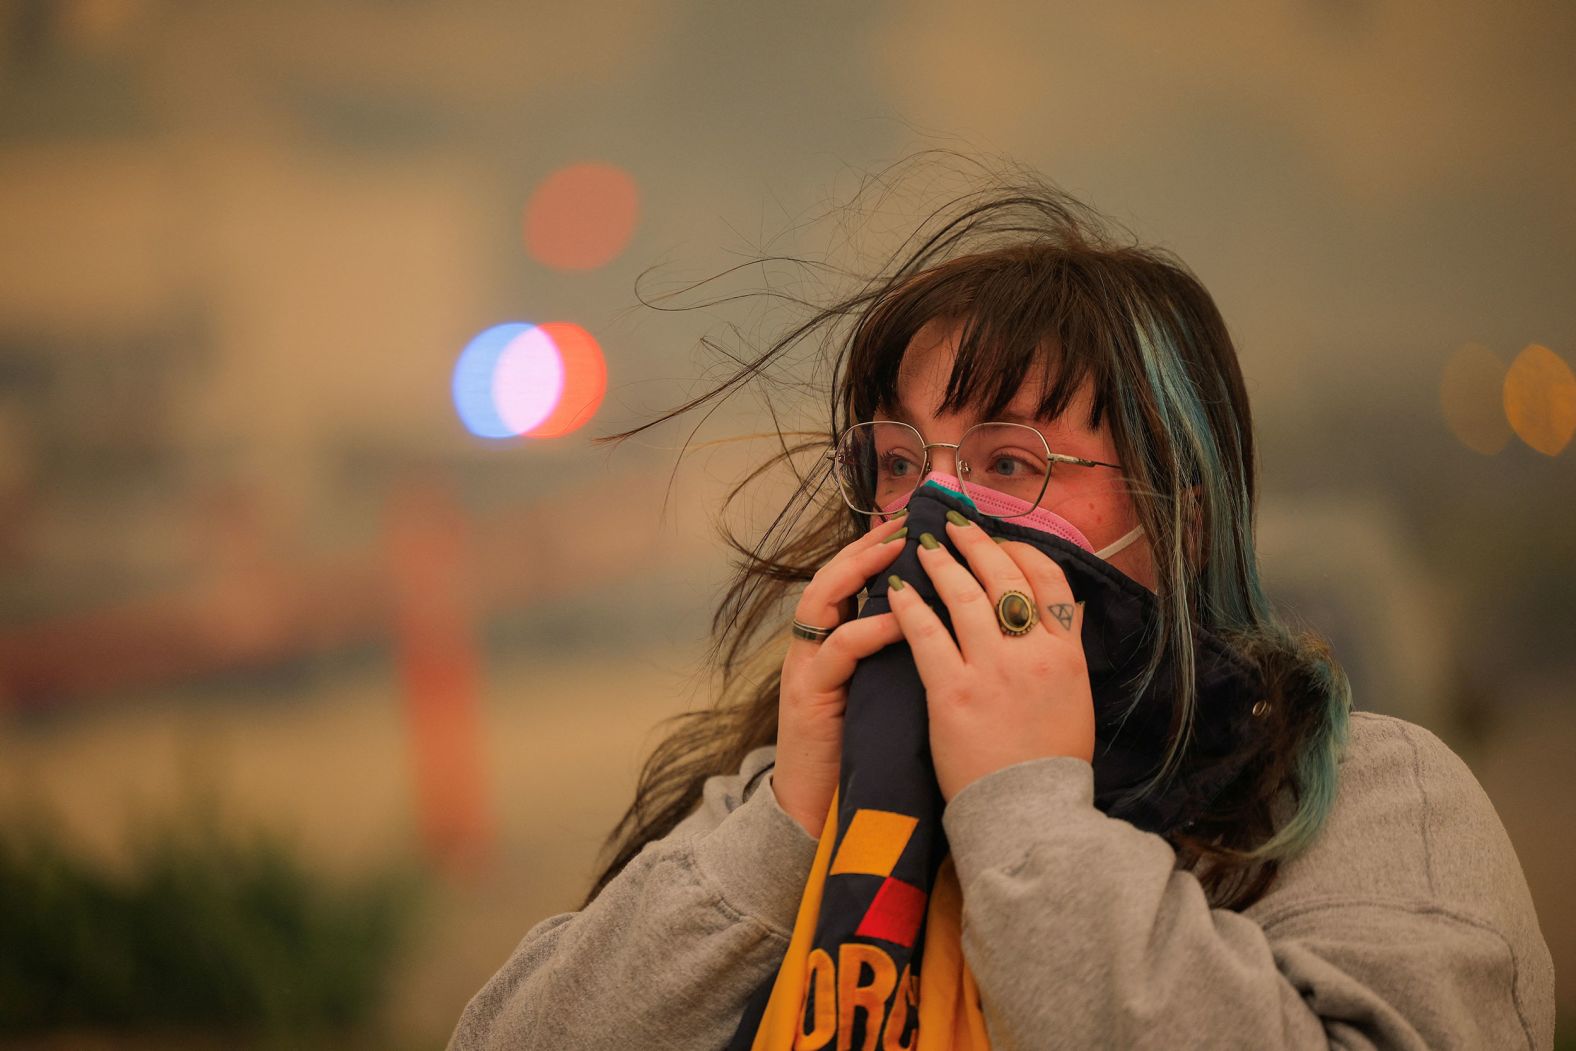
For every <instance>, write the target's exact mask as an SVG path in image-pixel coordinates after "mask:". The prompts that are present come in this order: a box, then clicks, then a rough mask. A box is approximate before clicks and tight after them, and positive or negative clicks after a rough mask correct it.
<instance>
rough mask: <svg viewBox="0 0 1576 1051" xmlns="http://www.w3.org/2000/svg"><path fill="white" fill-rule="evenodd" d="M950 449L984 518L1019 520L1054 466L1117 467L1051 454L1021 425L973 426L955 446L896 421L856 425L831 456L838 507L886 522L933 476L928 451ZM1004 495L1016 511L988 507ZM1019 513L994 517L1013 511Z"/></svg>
mask: <svg viewBox="0 0 1576 1051" xmlns="http://www.w3.org/2000/svg"><path fill="white" fill-rule="evenodd" d="M932 449H951V450H953V452H954V454H955V455H956V458H957V465H958V481H959V482H961V483H962V484H963V492H964V495H966V496H968V497H969V498H970V499H971V500H974V502H975V503H976V504H977V505H978V506H979V510H980V513H981V514H983V515H985V516H986V517H989V518H1017V517H1019V516H1021V515H1026V514H1028V513H1029V512H1031V511H1033V510H1034V509H1035V508H1036V507H1038V506H1039V503H1040V500H1041V499H1042V498H1043V497H1044V496H1045V490H1046V488H1047V487H1048V486H1049V485H1050V481H1051V472H1052V470H1053V468H1054V466H1055V465H1056V464H1072V465H1076V466H1079V467H1114V468H1116V469H1117V470H1121V467H1120V466H1119V465H1117V464H1114V463H1104V462H1103V461H1100V460H1089V459H1085V458H1084V457H1081V456H1068V455H1066V454H1064V453H1054V452H1051V447H1050V444H1049V443H1048V442H1047V441H1046V440H1045V435H1043V434H1041V433H1040V432H1039V431H1037V430H1035V429H1034V428H1033V427H1030V426H1028V425H1027V424H1023V423H977V424H975V425H974V426H972V427H970V428H969V429H968V430H967V431H964V432H963V437H962V438H960V439H958V441H957V442H956V443H952V442H926V441H925V438H924V436H923V435H921V434H920V433H919V431H918V430H916V429H915V428H914V427H912V426H910V425H909V424H906V423H898V422H897V421H895V420H874V421H871V422H868V423H856V424H853V425H852V426H850V427H849V428H848V429H847V430H845V431H844V432H843V433H842V434H840V435H839V436H838V438H837V441H836V443H835V444H834V446H833V448H832V472H833V474H835V475H836V476H837V486H838V489H839V490H841V492H842V494H843V500H844V501H845V502H846V503H847V504H848V506H849V507H851V508H853V509H854V510H855V511H857V512H859V513H860V514H887V513H889V512H890V511H892V510H895V509H896V508H897V506H899V505H900V504H902V503H904V502H906V500H907V498H908V497H909V496H910V495H912V494H913V492H914V490H916V489H917V488H919V485H920V483H921V482H922V481H924V479H925V477H926V476H927V475H929V474H930V450H932ZM993 494H999V495H1005V496H1008V497H1011V498H1012V500H1015V501H1021V502H1022V504H1021V505H1014V504H1012V503H1011V502H1003V501H1000V500H991V499H989V497H990V496H991V495H993ZM1016 506H1021V507H1022V510H1016V509H1011V510H1006V511H1002V510H993V508H1001V507H1007V508H1014V507H1016Z"/></svg>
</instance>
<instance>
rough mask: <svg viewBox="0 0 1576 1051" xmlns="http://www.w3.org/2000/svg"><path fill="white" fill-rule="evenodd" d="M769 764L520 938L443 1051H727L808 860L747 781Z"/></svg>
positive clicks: (793, 908)
mask: <svg viewBox="0 0 1576 1051" xmlns="http://www.w3.org/2000/svg"><path fill="white" fill-rule="evenodd" d="M772 754H773V750H772V749H771V748H769V747H768V748H762V749H757V750H756V751H754V752H751V753H750V755H749V756H748V757H746V759H745V761H744V763H743V765H742V766H741V768H740V771H739V773H738V774H736V775H728V776H725V777H713V778H710V779H709V780H708V781H707V782H706V785H705V788H704V791H703V795H702V801H701V804H700V806H699V808H698V809H697V810H696V811H695V812H694V813H692V814H691V815H690V816H689V817H687V818H685V819H684V821H683V822H681V823H680V825H679V826H678V827H677V828H675V829H674V830H673V832H672V833H670V834H669V835H667V836H666V837H664V838H662V839H661V840H658V841H656V842H653V843H650V844H647V845H646V847H645V849H643V850H642V851H641V852H640V853H639V854H638V855H637V856H636V857H635V858H634V859H633V860H631V861H630V863H629V865H628V866H627V867H626V868H625V869H624V870H623V871H622V872H621V873H619V875H618V876H617V877H616V878H614V879H613V880H612V881H611V882H609V883H608V885H607V886H606V887H604V888H603V889H602V892H601V893H600V894H599V895H597V897H596V899H595V900H593V901H592V902H591V904H590V905H589V906H587V907H586V908H585V909H584V910H582V911H579V912H566V913H563V914H561V915H558V916H552V917H549V918H548V919H545V920H543V921H541V922H540V923H538V924H537V925H536V926H535V927H533V928H532V929H531V930H530V932H529V933H528V934H526V936H525V939H524V940H523V941H521V943H520V945H519V947H518V948H516V949H515V951H514V954H513V955H512V956H510V957H509V960H508V961H507V962H506V963H505V964H504V965H503V968H502V969H501V970H500V971H499V972H498V973H497V974H496V975H494V976H493V978H492V979H491V980H490V981H489V982H488V983H487V984H486V985H485V986H483V987H482V989H481V991H480V992H478V993H477V994H476V996H475V997H474V998H473V999H472V1000H471V1002H470V1004H469V1005H468V1006H467V1007H466V1009H465V1012H464V1014H463V1015H461V1017H460V1021H459V1025H458V1027H457V1028H456V1029H455V1031H454V1035H453V1037H452V1038H451V1039H450V1042H449V1047H450V1048H451V1049H455V1051H459V1049H464V1051H469V1049H473V1048H515V1049H523V1051H529V1049H532V1048H554V1049H558V1048H565V1047H573V1048H577V1049H585V1051H591V1049H596V1048H628V1047H643V1048H698V1047H722V1046H723V1045H724V1044H726V1043H727V1040H728V1038H729V1037H731V1036H732V1035H733V1032H734V1030H735V1028H736V1027H737V1025H738V1021H739V1018H740V1016H741V1014H742V1013H743V1011H744V1006H745V1001H746V1000H747V999H748V998H749V996H750V994H752V993H753V992H755V990H756V989H757V987H759V985H760V984H761V983H762V982H763V981H765V980H766V979H767V978H768V977H770V975H771V974H772V973H773V972H774V971H775V969H776V968H777V966H778V965H779V964H780V963H781V962H782V956H783V952H784V951H785V950H786V949H787V946H788V938H789V934H790V933H791V930H792V926H793V921H794V916H795V914H796V912H797V911H798V906H799V899H800V896H801V893H802V891H803V889H804V883H805V880H806V879H807V878H808V877H809V874H810V866H811V863H812V862H813V860H814V858H815V849H816V840H815V839H814V838H813V837H812V836H810V835H809V834H808V833H807V832H806V831H805V830H804V829H803V828H802V827H800V825H799V824H798V823H797V822H796V821H794V819H793V818H791V817H789V816H788V814H787V813H785V812H784V811H783V809H782V808H781V807H780V806H779V805H778V803H777V800H776V797H775V795H774V794H773V792H772V788H771V778H770V775H769V774H767V775H764V776H759V777H757V775H760V774H761V772H762V771H763V770H764V769H765V768H766V767H767V766H769V765H770V763H771V759H772ZM752 781H754V782H755V783H754V784H753V785H752V784H751V782H752ZM752 789H753V790H752ZM746 792H748V795H746V794H745V793H746Z"/></svg>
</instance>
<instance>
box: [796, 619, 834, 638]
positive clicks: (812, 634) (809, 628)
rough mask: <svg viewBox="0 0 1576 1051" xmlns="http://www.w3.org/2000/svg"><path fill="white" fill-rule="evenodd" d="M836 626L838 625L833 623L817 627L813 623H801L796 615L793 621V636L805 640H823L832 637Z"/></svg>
mask: <svg viewBox="0 0 1576 1051" xmlns="http://www.w3.org/2000/svg"><path fill="white" fill-rule="evenodd" d="M837 628H838V625H833V626H832V627H830V628H818V627H816V626H815V625H813V624H804V623H801V622H800V620H799V618H798V617H795V618H794V622H793V634H794V638H796V639H804V640H805V641H806V642H825V641H826V640H827V639H829V638H831V637H832V632H834V631H836V630H837Z"/></svg>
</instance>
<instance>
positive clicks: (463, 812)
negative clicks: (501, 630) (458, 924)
mask: <svg viewBox="0 0 1576 1051" xmlns="http://www.w3.org/2000/svg"><path fill="white" fill-rule="evenodd" d="M386 528H387V550H388V554H389V560H390V570H391V577H392V580H393V582H394V642H395V651H396V656H397V661H398V665H399V673H400V678H401V680H402V682H403V685H404V691H405V712H406V718H407V725H408V731H409V735H410V756H411V762H412V766H413V775H414V783H415V794H416V814H417V819H418V822H419V824H420V829H421V837H422V845H423V848H424V849H425V851H426V853H427V856H428V857H429V858H430V859H431V860H432V861H433V862H434V863H435V864H437V865H439V866H441V867H443V868H447V869H450V870H470V869H474V868H476V867H478V866H479V865H481V864H483V863H484V862H485V861H486V860H487V859H488V858H489V857H490V856H491V854H492V849H493V845H494V843H493V836H494V825H493V820H492V814H491V810H490V807H489V806H488V798H487V790H486V780H487V779H486V771H485V769H484V766H485V764H484V759H483V756H484V750H483V746H482V734H481V713H480V692H481V691H480V683H481V675H480V671H479V664H480V662H479V659H478V656H477V652H476V640H475V623H474V621H475V616H474V603H473V595H472V589H471V581H472V575H471V572H470V564H469V562H470V560H469V558H468V541H469V530H468V528H467V523H466V517H465V513H464V511H463V509H462V508H461V507H460V506H459V505H458V504H457V503H456V502H455V500H454V498H453V496H452V495H451V494H450V493H449V492H447V491H446V490H445V489H443V488H442V487H440V486H437V485H430V484H419V483H418V484H412V485H409V486H408V487H406V488H405V489H403V490H402V491H400V492H398V493H396V494H395V497H394V499H393V501H392V503H391V506H390V510H389V514H388V516H387V519H386Z"/></svg>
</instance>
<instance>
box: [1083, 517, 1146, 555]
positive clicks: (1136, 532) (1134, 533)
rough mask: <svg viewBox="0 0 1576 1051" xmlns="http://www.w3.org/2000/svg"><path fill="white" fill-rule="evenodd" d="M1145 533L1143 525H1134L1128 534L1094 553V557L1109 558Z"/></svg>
mask: <svg viewBox="0 0 1576 1051" xmlns="http://www.w3.org/2000/svg"><path fill="white" fill-rule="evenodd" d="M1143 535H1144V527H1143V526H1141V525H1137V526H1134V527H1133V528H1132V530H1131V531H1129V532H1128V534H1127V535H1126V536H1123V537H1120V538H1118V539H1117V540H1114V541H1112V542H1111V543H1109V544H1107V545H1105V546H1104V547H1102V548H1101V549H1100V550H1098V551H1096V552H1095V553H1094V557H1095V558H1099V559H1105V560H1109V559H1110V557H1111V556H1112V555H1114V554H1116V553H1117V552H1118V551H1120V550H1122V549H1123V548H1125V547H1127V546H1128V545H1129V544H1131V543H1132V542H1133V541H1135V540H1137V539H1138V538H1139V537H1141V536H1143Z"/></svg>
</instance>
